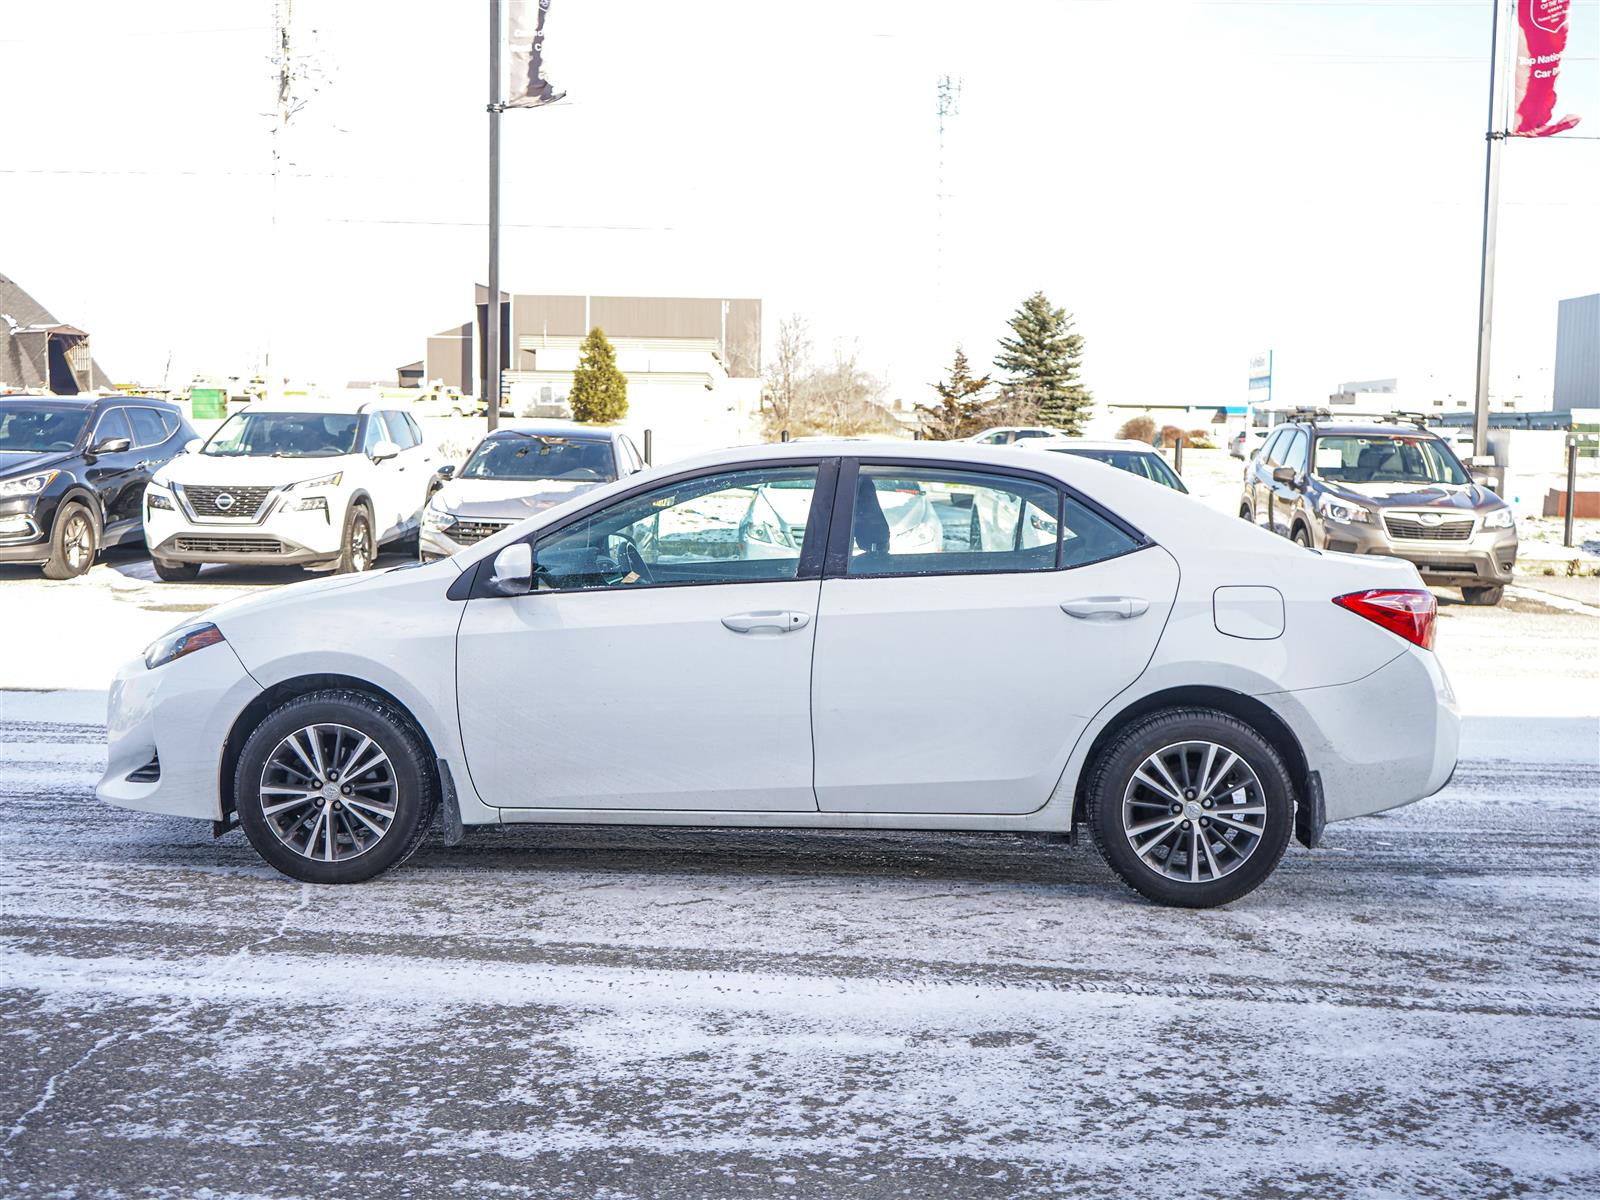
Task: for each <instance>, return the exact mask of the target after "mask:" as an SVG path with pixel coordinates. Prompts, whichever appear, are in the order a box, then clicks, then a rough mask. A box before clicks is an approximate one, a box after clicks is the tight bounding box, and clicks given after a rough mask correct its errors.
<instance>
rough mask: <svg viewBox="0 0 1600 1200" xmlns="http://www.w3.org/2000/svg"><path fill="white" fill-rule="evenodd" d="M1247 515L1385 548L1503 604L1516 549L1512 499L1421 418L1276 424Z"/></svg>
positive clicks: (1320, 539)
mask: <svg viewBox="0 0 1600 1200" xmlns="http://www.w3.org/2000/svg"><path fill="white" fill-rule="evenodd" d="M1239 515H1240V516H1241V517H1243V518H1244V519H1245V520H1247V521H1254V522H1255V523H1256V524H1257V525H1261V526H1263V527H1265V528H1267V529H1270V530H1272V531H1273V532H1274V533H1278V534H1281V535H1283V536H1284V537H1287V538H1293V539H1294V540H1295V541H1296V542H1299V543H1300V544H1301V545H1302V546H1311V547H1316V548H1319V549H1323V550H1336V551H1342V552H1344V553H1346V554H1386V555H1388V556H1390V557H1391V558H1403V559H1405V560H1406V561H1407V562H1410V563H1412V564H1413V565H1414V566H1415V567H1416V568H1417V570H1418V571H1419V572H1420V573H1421V575H1422V577H1423V579H1424V580H1426V581H1427V582H1429V583H1436V584H1446V585H1451V586H1455V587H1459V588H1460V589H1461V597H1462V599H1464V600H1465V601H1466V602H1467V603H1468V604H1498V603H1500V598H1501V597H1502V596H1503V595H1504V594H1505V585H1506V584H1508V583H1510V582H1511V570H1512V567H1513V566H1514V564H1515V563H1516V559H1517V527H1516V523H1515V521H1514V520H1513V519H1512V516H1511V509H1510V507H1509V506H1508V505H1507V504H1506V502H1505V501H1503V500H1501V499H1500V497H1499V496H1497V495H1495V494H1494V493H1493V492H1491V491H1490V490H1489V489H1488V488H1486V487H1483V486H1481V485H1480V484H1477V483H1474V482H1473V480H1472V476H1471V475H1470V474H1469V473H1468V471H1467V468H1466V467H1465V466H1463V465H1462V462H1461V460H1460V459H1459V458H1457V457H1456V455H1455V452H1454V451H1453V450H1451V448H1450V444H1449V443H1448V442H1446V441H1445V440H1444V439H1443V438H1441V437H1437V436H1435V435H1434V434H1432V433H1430V432H1428V430H1426V429H1424V428H1422V427H1421V426H1416V425H1409V424H1403V423H1400V422H1392V423H1386V422H1379V423H1356V422H1351V421H1330V420H1326V419H1323V418H1321V417H1316V418H1307V419H1304V420H1296V421H1291V422H1290V423H1288V424H1286V425H1280V426H1278V427H1277V428H1276V429H1274V430H1273V431H1272V433H1271V435H1270V436H1269V437H1268V438H1267V440H1266V443H1265V444H1264V445H1263V446H1262V447H1261V450H1260V452H1259V453H1257V454H1256V456H1255V457H1254V458H1253V459H1251V461H1250V462H1249V463H1248V464H1247V465H1246V466H1245V470H1244V495H1243V496H1242V497H1241V499H1240V503H1239Z"/></svg>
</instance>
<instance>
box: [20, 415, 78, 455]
mask: <svg viewBox="0 0 1600 1200" xmlns="http://www.w3.org/2000/svg"><path fill="white" fill-rule="evenodd" d="M88 420H89V410H88V409H78V408H57V407H55V406H53V405H44V404H37V405H35V404H4V405H0V451H7V450H9V451H12V452H14V453H23V454H27V453H38V452H39V451H41V450H71V449H72V448H73V447H74V446H76V445H77V444H78V435H79V434H81V433H82V432H83V426H84V424H85V423H86V422H87V421H88Z"/></svg>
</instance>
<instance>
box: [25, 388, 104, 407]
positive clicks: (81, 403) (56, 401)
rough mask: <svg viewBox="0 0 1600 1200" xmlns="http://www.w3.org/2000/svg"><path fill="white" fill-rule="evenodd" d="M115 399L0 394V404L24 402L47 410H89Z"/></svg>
mask: <svg viewBox="0 0 1600 1200" xmlns="http://www.w3.org/2000/svg"><path fill="white" fill-rule="evenodd" d="M115 398H116V397H111V396H30V395H28V394H27V393H26V392H8V393H5V394H0V404H3V403H5V402H6V401H8V400H9V401H12V402H14V403H17V402H22V401H26V402H27V403H28V404H31V405H44V406H46V407H49V408H89V407H90V406H92V405H95V404H98V403H99V402H100V401H102V400H110V399H115Z"/></svg>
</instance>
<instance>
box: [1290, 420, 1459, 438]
mask: <svg viewBox="0 0 1600 1200" xmlns="http://www.w3.org/2000/svg"><path fill="white" fill-rule="evenodd" d="M1285 424H1288V425H1298V426H1301V427H1303V428H1310V429H1311V431H1312V432H1313V433H1333V434H1359V435H1363V436H1364V435H1368V434H1389V435H1394V436H1403V437H1434V438H1436V437H1438V436H1439V435H1438V434H1437V433H1435V432H1434V431H1433V430H1431V429H1424V428H1423V427H1422V426H1420V425H1412V424H1409V423H1401V424H1398V425H1396V424H1394V423H1393V422H1391V421H1287V422H1285Z"/></svg>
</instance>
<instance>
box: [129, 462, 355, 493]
mask: <svg viewBox="0 0 1600 1200" xmlns="http://www.w3.org/2000/svg"><path fill="white" fill-rule="evenodd" d="M357 457H359V456H358V455H354V454H340V455H335V456H333V457H331V458H273V457H272V456H271V455H269V454H259V455H252V454H241V455H239V456H238V457H236V458H230V457H225V456H223V455H220V454H180V455H178V457H177V458H175V459H173V460H172V461H171V462H169V463H168V464H167V465H166V466H164V467H162V468H161V469H160V470H159V471H157V472H156V473H155V481H156V482H157V483H162V484H171V483H185V484H188V483H194V484H205V485H207V486H213V487H228V486H230V485H231V486H233V487H281V486H283V485H284V484H286V483H301V482H304V481H305V480H307V479H320V478H321V477H322V476H324V475H332V474H333V473H334V472H335V471H346V470H349V469H350V467H351V460H352V459H354V458H357Z"/></svg>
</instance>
